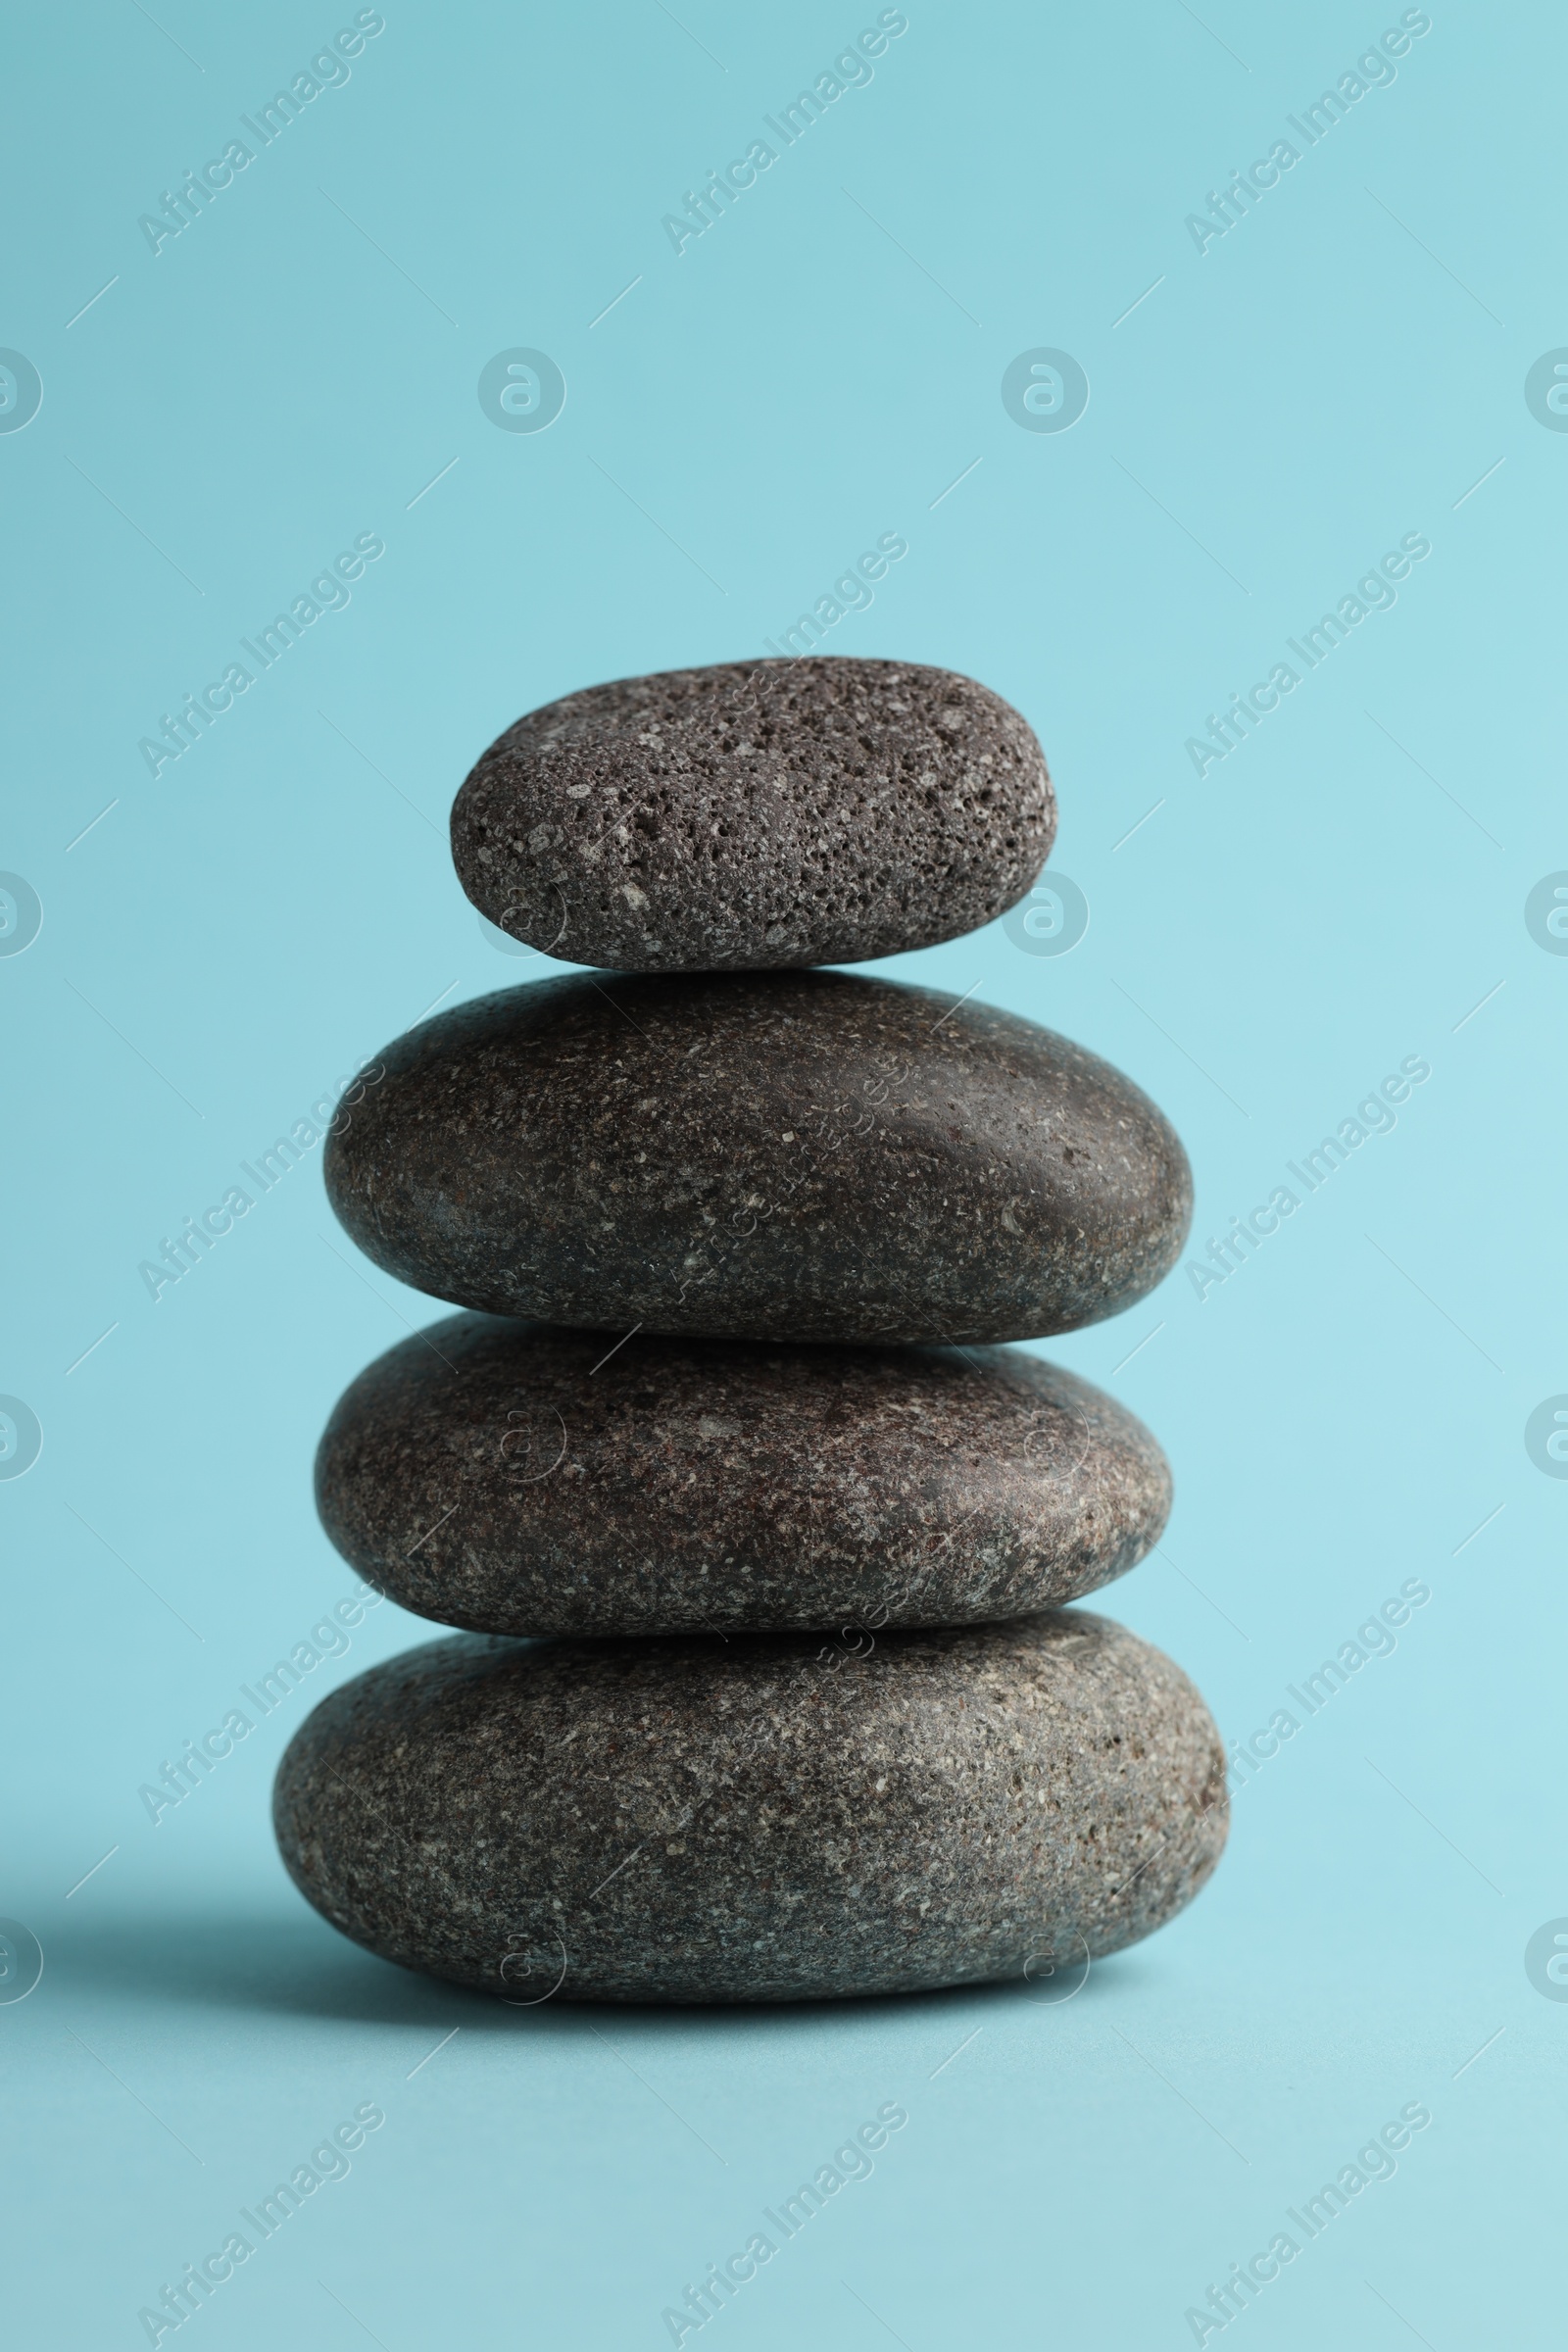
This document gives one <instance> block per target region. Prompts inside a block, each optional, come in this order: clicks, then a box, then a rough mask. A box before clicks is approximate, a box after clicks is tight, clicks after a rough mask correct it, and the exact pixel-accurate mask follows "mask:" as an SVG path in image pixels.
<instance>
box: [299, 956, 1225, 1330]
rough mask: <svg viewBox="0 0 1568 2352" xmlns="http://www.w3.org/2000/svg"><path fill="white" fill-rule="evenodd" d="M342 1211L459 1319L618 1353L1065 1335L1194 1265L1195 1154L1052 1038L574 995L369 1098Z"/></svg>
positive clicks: (850, 996)
mask: <svg viewBox="0 0 1568 2352" xmlns="http://www.w3.org/2000/svg"><path fill="white" fill-rule="evenodd" d="M350 1099H351V1100H352V1103H353V1107H352V1109H346V1110H344V1111H343V1112H342V1113H341V1114H340V1115H339V1117H338V1118H337V1119H335V1120H334V1122H333V1128H332V1132H331V1135H330V1137H329V1139H328V1142H327V1146H326V1152H325V1176H326V1185H327V1191H328V1196H329V1198H330V1200H331V1201H332V1205H333V1207H334V1208H335V1209H336V1211H337V1214H338V1215H339V1217H340V1218H341V1219H342V1221H343V1223H344V1225H345V1226H346V1227H347V1229H348V1231H349V1233H350V1234H351V1235H352V1236H353V1238H354V1239H355V1241H357V1242H358V1243H359V1245H360V1247H361V1248H362V1249H363V1250H365V1251H366V1252H367V1253H368V1255H369V1256H370V1257H372V1258H374V1259H375V1261H376V1262H377V1263H378V1264H379V1265H381V1266H384V1267H385V1268H386V1269H387V1271H388V1272H389V1273H392V1274H395V1275H397V1276H398V1277H399V1279H400V1280H402V1281H404V1282H408V1283H411V1284H413V1285H414V1287H415V1288H416V1289H417V1290H423V1291H428V1292H430V1293H432V1294H433V1295H434V1296H435V1297H436V1298H439V1299H448V1300H450V1301H451V1302H452V1303H453V1304H455V1305H459V1306H469V1307H475V1308H478V1309H481V1310H483V1311H487V1312H492V1313H499V1314H512V1315H521V1316H526V1317H529V1318H530V1319H534V1318H536V1319H538V1320H540V1321H548V1322H552V1323H562V1324H570V1325H576V1326H578V1327H584V1328H591V1329H595V1330H613V1331H614V1332H616V1333H617V1334H625V1333H627V1332H629V1331H631V1330H632V1328H633V1327H634V1326H640V1327H641V1328H642V1329H643V1330H645V1331H652V1332H665V1333H672V1334H697V1335H703V1336H707V1337H711V1338H738V1339H759V1340H774V1339H777V1340H805V1341H831V1342H838V1343H845V1344H850V1343H857V1342H887V1341H938V1342H943V1343H954V1342H957V1343H961V1344H966V1345H968V1344H975V1343H981V1342H986V1341H992V1340H1017V1339H1032V1338H1038V1337H1043V1336H1045V1335H1046V1334H1048V1333H1051V1332H1058V1331H1070V1330H1073V1329H1076V1328H1077V1327H1078V1326H1079V1325H1081V1324H1085V1323H1094V1322H1098V1321H1099V1320H1100V1319H1101V1318H1102V1317H1103V1316H1105V1315H1111V1314H1115V1313H1116V1312H1117V1311H1118V1310H1119V1309H1120V1308H1122V1307H1124V1306H1128V1305H1131V1304H1132V1302H1133V1301H1134V1300H1135V1299H1140V1298H1142V1297H1143V1296H1144V1294H1145V1293H1146V1292H1148V1291H1150V1290H1152V1288H1153V1286H1154V1285H1155V1283H1157V1282H1158V1281H1159V1280H1160V1279H1161V1277H1162V1276H1163V1275H1165V1274H1166V1273H1168V1272H1169V1270H1170V1268H1171V1266H1172V1265H1173V1264H1174V1263H1175V1261H1176V1258H1177V1255H1178V1253H1179V1251H1180V1249H1181V1244H1182V1241H1183V1238H1184V1236H1185V1234H1186V1231H1187V1226H1188V1221H1189V1219H1190V1216H1191V1213H1192V1177H1191V1172H1190V1170H1189V1168H1188V1164H1187V1156H1186V1153H1185V1152H1183V1150H1182V1147H1181V1145H1180V1143H1179V1142H1178V1141H1177V1138H1176V1136H1175V1135H1174V1133H1173V1132H1172V1130H1171V1128H1170V1126H1169V1125H1168V1124H1167V1122H1166V1120H1165V1119H1164V1118H1163V1117H1162V1115H1161V1114H1160V1112H1159V1111H1158V1110H1157V1109H1156V1108H1155V1106H1154V1104H1153V1103H1151V1102H1150V1100H1149V1098H1148V1096H1147V1095H1145V1094H1143V1093H1142V1092H1141V1091H1140V1089H1139V1088H1138V1087H1136V1086H1134V1085H1133V1083H1132V1082H1131V1080H1130V1079H1127V1078H1124V1077H1123V1076H1122V1075H1121V1073H1120V1072H1119V1071H1117V1070H1114V1069H1112V1068H1111V1066H1110V1064H1109V1063H1108V1062H1104V1061H1102V1060H1100V1059H1099V1058H1098V1056H1096V1055H1095V1054H1089V1053H1086V1052H1085V1051H1084V1050H1083V1048H1082V1047H1079V1046H1075V1045H1073V1044H1072V1043H1071V1042H1070V1041H1069V1040H1068V1039H1066V1038H1063V1037H1058V1036H1056V1035H1055V1034H1054V1032H1053V1031H1051V1030H1049V1029H1041V1028H1037V1027H1036V1026H1035V1025H1034V1024H1033V1023H1032V1022H1029V1021H1025V1020H1021V1019H1019V1018H1018V1017H1017V1016H1016V1015H1014V1014H1012V1013H1007V1012H1002V1011H999V1010H997V1009H996V1008H994V1007H992V1006H988V1005H979V1004H976V1003H975V1002H974V1001H973V1000H972V999H971V1000H970V1001H968V1002H967V1003H965V1002H963V1001H962V1000H960V999H956V998H955V997H952V996H949V995H945V994H940V993H938V992H937V991H935V990H932V989H923V988H908V987H898V986H894V985H893V984H892V983H890V982H887V981H882V980H871V979H862V978H859V977H857V976H855V975H853V974H850V973H844V972H769V973H752V974H745V973H742V974H736V975H733V976H730V977H722V976H709V975H695V976H686V977H673V976H672V977H669V978H664V979H646V978H644V979H629V978H626V977H614V976H612V975H608V974H607V975H606V976H605V977H603V978H602V979H595V978H593V977H591V976H586V975H583V976H573V977H571V978H563V979H559V980H550V981H541V982H536V983H534V984H533V985H531V986H527V987H523V988H516V989H506V990H502V991H501V992H499V993H498V994H496V995H494V996H490V997H485V998H481V999H479V1000H478V1001H476V1002H475V1003H473V1004H470V1005H462V1006H460V1007H458V1008H457V1009H456V1010H455V1011H451V1012H446V1013H440V1014H437V1015H436V1017H435V1018H434V1019H432V1020H429V1021H425V1022H424V1023H422V1024H421V1025H420V1026H419V1027H418V1028H417V1029H415V1030H412V1031H411V1032H410V1033H409V1034H408V1035H407V1036H406V1037H403V1038H400V1039H398V1041H397V1042H396V1044H394V1045H392V1046H390V1047H388V1049H387V1050H386V1053H385V1054H383V1055H382V1056H380V1058H379V1060H378V1061H377V1062H376V1063H374V1064H372V1065H371V1066H370V1069H369V1070H368V1072H367V1073H366V1075H365V1077H364V1079H363V1080H362V1081H358V1082H356V1087H355V1088H354V1089H351V1090H350Z"/></svg>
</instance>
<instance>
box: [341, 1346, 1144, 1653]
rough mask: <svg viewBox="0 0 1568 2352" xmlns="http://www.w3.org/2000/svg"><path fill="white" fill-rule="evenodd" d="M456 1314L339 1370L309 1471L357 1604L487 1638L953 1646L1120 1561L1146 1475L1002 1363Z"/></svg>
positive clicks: (1045, 1379) (1101, 1419)
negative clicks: (386, 1607) (946, 1629)
mask: <svg viewBox="0 0 1568 2352" xmlns="http://www.w3.org/2000/svg"><path fill="white" fill-rule="evenodd" d="M611 1345H612V1343H611V1342H610V1341H609V1340H608V1339H607V1338H606V1335H605V1334H604V1333H603V1332H580V1331H557V1330H551V1329H547V1328H544V1327H541V1326H539V1325H532V1324H526V1323H516V1322H513V1321H511V1320H508V1319H506V1318H502V1317H498V1316H497V1317H493V1316H487V1315H455V1316H453V1317H452V1319H451V1321H450V1322H446V1323H437V1324H435V1325H434V1326H433V1327H432V1328H431V1329H430V1330H428V1331H426V1332H422V1333H420V1334H419V1335H418V1336H417V1338H414V1339H411V1340H405V1341H404V1342H403V1344H402V1345H401V1346H400V1347H397V1348H393V1349H391V1351H390V1352H389V1353H388V1354H386V1355H384V1356H382V1357H381V1359H380V1361H379V1362H378V1363H374V1364H371V1365H370V1367H369V1368H368V1371H365V1372H362V1373H361V1375H360V1377H359V1379H358V1380H357V1381H355V1383H354V1385H353V1387H352V1388H351V1389H350V1390H349V1391H348V1392H347V1394H346V1395H345V1396H344V1397H343V1398H342V1399H341V1401H340V1402H339V1404H338V1406H337V1409H336V1411H335V1412H334V1413H333V1415H332V1418H331V1420H330V1421H329V1422H328V1424H327V1428H326V1434H325V1436H324V1437H323V1438H322V1440H321V1446H320V1451H319V1454H318V1456H317V1464H316V1498H317V1503H318V1506H319V1510H320V1514H321V1523H322V1525H323V1526H324V1527H325V1529H326V1532H327V1534H328V1535H329V1536H330V1537H331V1539H332V1542H333V1543H334V1544H336V1545H337V1547H338V1549H339V1551H341V1552H342V1553H343V1555H344V1557H345V1558H346V1559H349V1560H352V1561H353V1563H354V1565H355V1566H356V1567H357V1568H358V1569H360V1571H361V1572H362V1574H364V1575H365V1576H367V1577H368V1578H370V1579H371V1581H372V1582H373V1583H374V1584H376V1585H377V1586H378V1587H379V1588H380V1590H381V1591H382V1592H384V1593H389V1594H390V1595H391V1597H392V1598H393V1599H394V1600H397V1601H399V1602H401V1603H402V1605H403V1607H404V1608H406V1609H416V1610H417V1611H418V1613H419V1615H420V1616H422V1617H433V1618H435V1619H436V1621H437V1622H438V1623H439V1624H443V1625H460V1626H466V1627H468V1628H470V1629H471V1630H472V1631H474V1632H477V1633H490V1634H670V1633H696V1632H700V1631H702V1630H703V1629H705V1628H709V1629H712V1630H715V1631H720V1632H726V1633H727V1632H733V1631H737V1630H738V1631H753V1632H763V1631H768V1630H772V1629H777V1628H781V1627H788V1626H828V1627H834V1626H837V1627H849V1626H858V1627H862V1628H867V1629H870V1630H872V1631H876V1630H878V1629H880V1628H882V1627H884V1626H889V1625H968V1624H974V1623H977V1622H981V1621H983V1620H985V1619H987V1618H991V1617H1010V1616H1015V1615H1017V1614H1019V1613H1020V1612H1021V1611H1023V1610H1026V1609H1039V1608H1044V1607H1047V1606H1049V1605H1051V1604H1053V1603H1055V1602H1058V1601H1063V1600H1073V1599H1076V1598H1078V1596H1079V1595H1080V1594H1082V1593H1092V1592H1094V1591H1096V1589H1097V1588H1098V1587H1100V1586H1101V1585H1103V1584H1106V1583H1108V1582H1109V1580H1110V1579H1111V1578H1112V1577H1114V1576H1119V1575H1120V1574H1121V1573H1122V1571H1123V1570H1124V1569H1126V1568H1131V1567H1132V1566H1134V1564H1135V1563H1136V1562H1137V1561H1139V1560H1141V1559H1142V1558H1143V1557H1144V1555H1145V1553H1146V1552H1147V1551H1148V1550H1149V1548H1150V1546H1151V1545H1152V1544H1153V1543H1154V1542H1155V1540H1156V1538H1157V1537H1158V1535H1159V1533H1160V1530H1161V1529H1162V1528H1163V1526H1164V1524H1165V1518H1166V1514H1167V1512H1168V1511H1169V1508H1170V1472H1169V1470H1168V1469H1167V1467H1166V1464H1165V1457H1164V1455H1163V1454H1162V1453H1161V1452H1160V1450H1159V1447H1158V1446H1156V1445H1155V1443H1154V1441H1153V1439H1152V1437H1151V1436H1150V1434H1149V1432H1148V1430H1146V1429H1145V1428H1144V1427H1143V1425H1142V1423H1141V1422H1139V1421H1136V1420H1134V1418H1133V1416H1132V1415H1131V1413H1128V1412H1125V1411H1124V1410H1123V1409H1122V1407H1121V1406H1120V1405H1119V1404H1116V1403H1115V1402H1113V1400H1112V1399H1111V1398H1110V1397H1106V1396H1103V1395H1102V1393H1101V1392H1100V1391H1099V1390H1098V1389H1094V1388H1091V1386H1090V1385H1089V1383H1088V1382H1087V1381H1084V1380H1076V1379H1074V1378H1073V1376H1072V1375H1071V1374H1070V1373H1066V1372H1061V1371H1058V1370H1056V1369H1054V1367H1053V1366H1052V1365H1050V1364H1045V1363H1042V1362H1041V1361H1040V1359H1039V1358H1038V1357H1037V1356H1032V1355H1024V1354H1021V1353H1019V1352H1018V1351H1016V1350H1015V1349H1011V1348H989V1349H987V1350H986V1351H985V1352H984V1353H983V1354H976V1353H974V1352H972V1351H965V1352H963V1353H959V1352H958V1351H957V1350H956V1349H954V1350H937V1349H928V1348H878V1349H871V1348H785V1347H762V1346H755V1345H747V1344H746V1343H744V1342H739V1341H719V1340H706V1341H705V1340H667V1339H651V1338H649V1337H648V1336H647V1335H646V1334H645V1333H639V1334H638V1336H637V1337H636V1338H635V1339H633V1340H630V1341H628V1342H627V1343H626V1345H625V1346H624V1347H621V1348H616V1349H615V1351H614V1353H613V1355H611V1356H610V1357H609V1358H608V1360H604V1361H602V1360H601V1359H602V1358H604V1356H605V1350H606V1348H608V1347H610V1346H611Z"/></svg>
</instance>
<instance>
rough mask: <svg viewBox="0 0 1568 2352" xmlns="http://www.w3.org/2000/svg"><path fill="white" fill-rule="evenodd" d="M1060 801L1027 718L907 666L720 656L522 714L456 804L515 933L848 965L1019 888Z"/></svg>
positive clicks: (1042, 854)
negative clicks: (706, 666) (744, 659)
mask: <svg viewBox="0 0 1568 2352" xmlns="http://www.w3.org/2000/svg"><path fill="white" fill-rule="evenodd" d="M1055 822H1056V805H1055V798H1054V794H1053V792H1052V788H1051V779H1050V777H1049V776H1048V775H1047V773H1046V762H1045V759H1044V757H1043V755H1042V753H1041V750H1040V746H1039V744H1038V743H1037V742H1036V740H1035V737H1034V735H1033V733H1032V732H1031V730H1030V728H1029V725H1028V723H1027V721H1026V720H1024V719H1023V718H1021V717H1020V716H1019V714H1018V712H1017V711H1014V710H1013V709H1012V707H1011V705H1010V704H1008V703H1005V702H1004V701H1003V700H1002V698H1001V696H1000V695H996V694H993V693H992V692H991V691H990V689H989V688H988V687H985V686H980V685H977V684H976V682H975V680H974V679H973V678H965V677H960V676H959V675H958V674H957V672H956V671H955V670H951V669H932V668H930V667H928V666H926V665H925V664H923V663H920V662H861V661H854V660H850V661H845V660H835V659H826V660H824V659H822V658H820V657H811V658H808V659H806V660H802V661H798V662H719V663H717V664H715V665H714V666H713V667H711V668H709V669H675V670H666V671H663V672H662V673H661V674H659V675H658V676H655V677H643V678H618V679H616V680H615V681H614V682H613V684H611V685H607V686H591V687H589V688H587V689H586V691H584V692H583V693H580V694H569V695H566V696H565V697H564V699H563V700H562V701H560V702H556V703H550V704H547V705H546V707H545V708H544V709H543V710H541V711H529V712H528V714H527V716H526V717H525V718H519V719H518V720H517V722H516V724H515V726H513V727H509V728H508V730H507V732H506V733H505V734H504V735H503V736H502V737H501V738H500V740H499V742H496V743H493V744H492V745H491V746H490V749H489V750H488V751H487V752H486V753H485V754H484V756H483V758H482V759H481V760H479V762H478V765H477V766H476V767H475V768H474V770H473V772H472V774H471V775H470V776H469V777H468V779H467V782H466V784H465V785H464V787H463V789H462V791H461V792H460V793H459V794H458V797H457V801H456V803H455V805H454V807H453V810H452V856H453V860H454V862H455V864H456V866H457V869H458V874H459V877H460V879H461V881H462V883H463V887H464V889H465V890H466V892H467V894H468V896H469V898H470V899H471V900H472V901H473V903H474V905H475V906H476V907H479V908H480V910H481V911H482V912H483V913H484V914H486V915H488V916H489V918H490V920H491V921H492V922H494V923H497V924H499V925H500V927H501V928H502V930H504V931H508V932H510V933H511V934H512V936H513V937H514V938H515V939H518V940H523V941H526V942H527V944H528V945H529V946H531V947H535V948H540V949H543V950H545V951H546V952H548V953H549V954H551V955H555V956H561V957H563V958H564V959H565V960H567V961H570V962H573V963H595V964H604V965H607V966H610V967H612V968H613V969H615V970H617V971H639V972H672V971H739V970H747V969H757V968H759V967H769V968H777V967H780V966H783V965H795V964H809V963H853V962H856V961H858V960H860V959H863V958H864V957H866V956H894V955H898V954H899V953H901V952H902V951H903V950H905V949H907V948H925V947H931V946H933V945H934V944H935V943H936V942H937V941H938V940H943V939H956V937H957V936H958V935H959V933H960V932H964V931H973V930H976V929H977V928H978V927H979V926H980V925H981V924H982V923H988V922H990V921H991V919H992V917H993V916H994V915H998V914H1001V913H1002V912H1003V910H1004V909H1005V907H1010V906H1012V904H1013V903H1014V901H1015V900H1017V899H1021V898H1022V896H1023V894H1024V892H1025V891H1026V890H1027V889H1028V888H1029V885H1030V883H1031V882H1032V881H1033V880H1034V878H1035V876H1036V874H1037V873H1038V872H1039V870H1040V868H1041V866H1042V865H1043V864H1044V862H1045V858H1046V854H1047V852H1048V851H1049V849H1050V848H1051V841H1052V835H1053V833H1054V830H1055Z"/></svg>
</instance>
